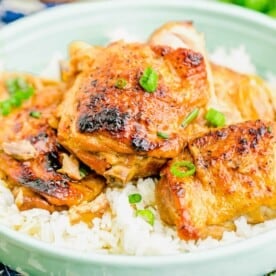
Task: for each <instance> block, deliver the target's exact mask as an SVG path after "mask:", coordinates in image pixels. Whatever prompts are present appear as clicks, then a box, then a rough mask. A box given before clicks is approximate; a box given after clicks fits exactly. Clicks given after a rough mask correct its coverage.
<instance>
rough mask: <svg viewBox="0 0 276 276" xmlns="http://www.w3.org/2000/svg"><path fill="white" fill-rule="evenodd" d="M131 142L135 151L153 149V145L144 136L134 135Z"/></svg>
mask: <svg viewBox="0 0 276 276" xmlns="http://www.w3.org/2000/svg"><path fill="white" fill-rule="evenodd" d="M131 144H132V146H133V148H134V149H135V150H136V151H149V150H152V149H153V145H152V144H151V143H150V142H149V141H148V140H147V139H145V138H143V137H139V136H135V137H134V138H133V139H132V141H131Z"/></svg>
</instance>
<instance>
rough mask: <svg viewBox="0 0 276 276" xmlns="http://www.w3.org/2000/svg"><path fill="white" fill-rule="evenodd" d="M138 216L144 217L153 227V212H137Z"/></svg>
mask: <svg viewBox="0 0 276 276" xmlns="http://www.w3.org/2000/svg"><path fill="white" fill-rule="evenodd" d="M136 216H139V217H142V218H143V219H144V220H145V221H146V222H147V223H149V224H150V225H152V226H153V225H154V219H155V217H154V214H153V212H152V211H151V210H149V209H145V210H136Z"/></svg>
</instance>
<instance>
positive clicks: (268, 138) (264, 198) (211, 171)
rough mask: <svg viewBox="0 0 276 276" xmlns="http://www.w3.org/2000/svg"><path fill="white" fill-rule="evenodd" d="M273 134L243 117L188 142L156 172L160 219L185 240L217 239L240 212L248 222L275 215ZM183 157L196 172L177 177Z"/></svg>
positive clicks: (274, 131)
mask: <svg viewBox="0 0 276 276" xmlns="http://www.w3.org/2000/svg"><path fill="white" fill-rule="evenodd" d="M275 135H276V126H275V124H274V123H265V122H262V121H247V122H243V123H240V124H237V125H230V126H228V127H225V128H222V129H217V130H211V131H210V132H208V133H207V134H205V135H203V136H201V137H198V138H196V139H194V140H192V141H190V142H189V143H188V147H187V148H186V149H185V151H184V153H183V154H182V155H181V156H179V157H177V158H176V159H174V160H172V161H170V162H169V163H168V165H167V166H166V167H165V168H164V169H163V170H162V172H161V175H162V177H161V179H160V181H159V182H158V184H157V187H156V199H157V205H158V209H159V211H160V215H161V218H162V219H163V220H164V221H165V222H166V223H168V224H170V225H176V227H177V231H178V234H179V236H180V237H181V238H182V239H185V240H190V239H193V240H196V239H200V238H206V237H207V236H213V237H215V238H221V236H222V234H223V231H225V230H234V229H235V225H234V220H235V219H236V218H238V217H240V216H245V217H246V218H247V220H248V222H249V223H259V222H263V221H264V220H266V219H271V218H275V217H276V179H275V178H276V175H275V149H276V138H275ZM183 160H185V161H186V162H190V163H192V164H194V166H195V169H196V170H195V174H193V175H190V176H184V177H179V174H178V173H179V172H178V173H177V172H175V166H176V165H178V170H179V171H181V170H185V169H184V168H183V167H184V166H183V167H182V168H181V164H182V165H183V164H187V163H183ZM181 162H182V163H181ZM173 167H174V169H173Z"/></svg>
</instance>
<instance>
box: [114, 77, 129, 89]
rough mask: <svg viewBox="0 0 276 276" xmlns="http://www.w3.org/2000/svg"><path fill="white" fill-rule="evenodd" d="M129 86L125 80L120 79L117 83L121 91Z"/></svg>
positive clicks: (116, 85)
mask: <svg viewBox="0 0 276 276" xmlns="http://www.w3.org/2000/svg"><path fill="white" fill-rule="evenodd" d="M126 85H127V81H126V80H125V79H118V80H117V81H116V83H115V87H116V88H119V89H123V88H125V87H126Z"/></svg>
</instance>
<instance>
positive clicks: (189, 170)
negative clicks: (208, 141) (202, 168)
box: [170, 161, 196, 177]
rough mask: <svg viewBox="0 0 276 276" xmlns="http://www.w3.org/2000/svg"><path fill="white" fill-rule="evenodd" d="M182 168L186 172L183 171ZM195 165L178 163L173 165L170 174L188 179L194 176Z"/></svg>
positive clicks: (188, 162) (184, 162)
mask: <svg viewBox="0 0 276 276" xmlns="http://www.w3.org/2000/svg"><path fill="white" fill-rule="evenodd" d="M182 168H185V169H186V170H185V171H183V170H182ZM195 171H196V167H195V165H194V164H193V163H192V162H190V161H177V162H175V163H173V164H172V165H171V168H170V172H171V173H172V174H173V175H174V176H176V177H186V176H191V175H194V173H195Z"/></svg>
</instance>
